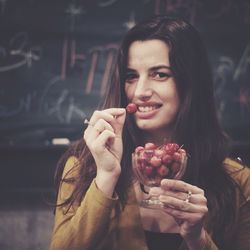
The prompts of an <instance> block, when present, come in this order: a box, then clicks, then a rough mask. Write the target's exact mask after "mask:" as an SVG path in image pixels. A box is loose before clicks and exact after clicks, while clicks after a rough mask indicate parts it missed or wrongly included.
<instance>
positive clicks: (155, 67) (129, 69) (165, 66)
mask: <svg viewBox="0 0 250 250" xmlns="http://www.w3.org/2000/svg"><path fill="white" fill-rule="evenodd" d="M159 69H168V70H171V67H170V66H167V65H158V66H153V67H151V68H149V70H150V71H154V70H159ZM127 71H136V70H135V69H131V68H129V67H128V68H127Z"/></svg>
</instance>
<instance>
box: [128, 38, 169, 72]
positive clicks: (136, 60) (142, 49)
mask: <svg viewBox="0 0 250 250" xmlns="http://www.w3.org/2000/svg"><path fill="white" fill-rule="evenodd" d="M157 64H165V65H166V66H170V64H169V47H168V45H167V44H166V43H165V42H163V41H161V40H158V39H153V40H147V41H135V42H133V43H131V45H130V47H129V50H128V67H131V68H138V67H139V68H141V67H152V66H156V65H157Z"/></svg>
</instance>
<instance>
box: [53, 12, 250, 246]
mask: <svg viewBox="0 0 250 250" xmlns="http://www.w3.org/2000/svg"><path fill="white" fill-rule="evenodd" d="M209 68H210V67H209V63H208V59H207V54H206V50H205V48H204V46H203V43H202V41H201V39H200V36H199V33H198V32H197V31H196V30H195V29H194V27H192V26H191V25H190V24H189V23H187V22H185V21H183V20H181V19H178V18H169V17H167V16H156V17H153V18H151V19H149V20H146V21H145V22H142V23H139V24H137V25H136V26H135V27H134V28H132V29H131V30H130V31H129V32H128V33H127V34H126V35H125V37H124V39H123V42H122V44H121V47H120V50H119V54H118V61H117V68H116V70H115V71H114V77H113V79H112V82H111V84H110V87H109V90H108V92H107V95H106V100H105V104H104V108H103V110H101V111H95V112H94V113H93V115H92V117H91V119H90V121H89V122H88V127H87V128H86V130H85V131H84V136H83V139H80V140H79V141H78V142H77V143H76V144H75V145H72V147H70V149H69V151H68V152H67V153H66V154H65V155H64V156H63V157H62V159H61V161H60V162H59V164H58V169H57V173H56V180H57V183H58V198H57V204H56V213H55V226H54V232H53V236H52V241H51V249H53V250H55V249H60V250H63V249H96V250H117V249H119V250H146V249H149V250H152V249H153V250H163V249H164V250H167V249H169V250H175V249H178V250H188V249H189V250H201V249H208V250H217V249H222V250H231V249H232V250H235V249H237V250H247V249H248V248H249V245H250V210H249V204H250V203H249V201H250V170H249V169H248V168H246V167H244V166H242V165H241V164H240V163H238V162H237V161H234V160H232V159H229V158H228V157H227V137H226V136H225V134H224V132H223V131H222V129H221V127H220V125H219V122H218V119H217V115H216V110H215V105H214V99H213V82H212V76H211V72H210V70H209ZM129 103H130V104H129ZM128 104H129V105H128ZM132 105H133V107H136V108H135V109H134V111H135V112H131V113H130V114H126V112H125V107H129V106H132ZM127 109H128V108H127ZM143 145H145V146H143ZM181 145H182V146H181ZM182 147H184V149H183V148H182ZM141 150H143V151H141ZM134 152H135V154H139V156H140V157H139V159H137V160H138V161H136V162H135V160H134V159H135V158H134V157H133V166H135V165H138V166H139V168H138V169H139V170H138V171H143V169H145V171H147V172H146V173H145V174H146V175H147V176H151V174H152V175H154V176H157V177H159V178H160V179H159V178H158V179H157V180H154V181H156V182H157V187H152V188H150V187H148V186H143V184H145V183H142V182H141V183H140V177H138V176H137V175H135V174H134V173H133V171H132V155H135V154H134ZM139 152H140V153H139ZM182 155H183V156H185V157H181V156H182ZM187 156H188V160H186V159H187ZM182 158H184V159H185V164H184V165H185V167H183V168H182V169H183V173H182V174H181V177H180V178H181V179H180V178H175V176H177V174H176V175H175V174H174V175H173V173H177V172H178V171H179V170H180V167H181V166H182V165H181V162H180V160H181V159H182ZM150 164H151V165H150ZM184 165H183V166H184ZM168 166H171V168H170V167H168ZM153 167H154V168H153ZM178 168H179V169H178ZM149 170H150V171H149ZM184 170H185V172H184ZM174 171H176V172H174ZM138 173H139V172H138ZM168 173H170V174H169V175H167V174H168ZM143 174H144V173H143ZM164 176H165V177H164ZM166 176H168V178H169V179H166ZM171 178H172V179H171ZM150 181H151V180H150ZM145 185H146V184H145ZM147 198H152V199H151V200H152V201H153V202H154V201H156V200H157V201H160V204H161V205H162V206H161V209H157V210H156V209H148V208H145V207H142V206H140V204H142V203H141V201H142V200H145V199H147Z"/></svg>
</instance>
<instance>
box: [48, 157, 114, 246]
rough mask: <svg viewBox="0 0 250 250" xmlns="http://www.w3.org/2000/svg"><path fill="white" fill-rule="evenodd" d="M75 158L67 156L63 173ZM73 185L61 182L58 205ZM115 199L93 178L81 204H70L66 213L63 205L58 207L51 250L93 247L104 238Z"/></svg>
mask: <svg viewBox="0 0 250 250" xmlns="http://www.w3.org/2000/svg"><path fill="white" fill-rule="evenodd" d="M75 162H76V158H74V157H70V158H69V159H68V161H67V163H66V165H65V168H64V173H63V176H64V175H65V174H66V173H67V172H68V170H70V169H72V168H73V167H74V165H75ZM73 188H74V184H72V183H67V182H62V184H61V186H60V189H59V192H58V197H57V204H60V203H61V202H62V201H64V200H65V199H66V198H67V197H69V195H70V194H71V192H72V190H73ZM116 202H117V199H110V198H107V197H105V195H104V194H103V193H102V192H101V191H100V190H99V189H98V188H97V186H96V184H95V180H93V181H92V183H91V185H90V187H89V189H88V191H87V192H86V194H85V196H84V198H83V199H82V201H81V203H80V204H78V205H73V206H72V207H71V208H70V209H69V211H68V212H67V213H65V207H60V206H58V207H57V208H56V213H55V225H54V230H53V235H52V240H51V245H50V249H51V250H59V249H60V250H63V249H67V250H68V249H72V250H73V249H74V250H77V249H86V250H87V249H96V248H97V246H98V245H100V244H101V242H102V240H103V239H104V238H105V236H106V234H107V232H108V228H109V223H110V217H111V212H112V209H113V208H114V206H115V204H116Z"/></svg>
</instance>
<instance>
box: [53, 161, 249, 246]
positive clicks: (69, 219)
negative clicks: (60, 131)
mask: <svg viewBox="0 0 250 250" xmlns="http://www.w3.org/2000/svg"><path fill="white" fill-rule="evenodd" d="M75 161H77V160H76V158H74V157H70V158H69V160H68V161H67V163H66V166H65V171H64V172H66V171H67V170H68V169H71V168H72V166H73V165H74V163H75ZM225 163H226V166H227V169H228V171H229V173H230V174H231V176H232V177H233V178H234V179H235V181H236V182H237V183H238V184H239V185H240V186H241V188H242V190H243V193H244V196H245V199H241V198H240V196H238V199H237V200H238V201H237V208H238V223H239V230H238V236H237V237H236V239H237V249H235V250H249V249H250V202H249V200H250V169H248V168H244V169H242V166H241V165H240V164H239V163H237V162H235V161H233V160H230V159H226V161H225ZM240 169H242V170H240ZM239 170H240V171H239ZM72 188H73V186H72V184H69V183H63V184H62V186H61V188H60V190H59V195H58V202H59V203H60V202H61V201H63V200H64V199H65V198H67V197H68V196H69V195H70V194H71V192H72ZM117 202H118V199H109V198H107V197H105V196H104V194H103V193H102V192H101V191H100V190H98V188H97V186H96V185H95V181H94V180H93V182H92V184H91V186H90V187H89V189H88V191H87V193H86V195H85V196H84V198H83V200H82V202H81V204H80V205H79V204H76V205H74V206H72V207H71V209H70V210H69V211H68V213H66V214H65V213H64V212H65V211H64V210H65V208H61V207H58V208H57V209H56V214H55V225H54V231H53V235H52V240H51V246H50V249H51V250H64V249H65V250H80V249H81V250H90V249H91V250H147V249H148V248H147V245H146V240H145V236H144V231H143V227H142V224H141V219H140V213H139V207H138V205H137V202H136V198H135V192H134V190H133V188H131V190H130V192H129V198H128V204H127V205H126V206H125V209H124V210H123V211H122V212H121V214H120V216H119V217H118V216H114V215H115V206H116V204H117ZM210 233H211V232H210ZM206 238H207V240H206V245H205V247H204V249H207V250H216V249H218V248H217V246H216V245H215V244H214V242H213V240H212V238H211V237H210V235H209V233H207V235H206ZM167 249H168V248H167V246H166V250H167ZM170 250H172V249H170ZM178 250H188V248H187V246H186V245H185V242H184V241H183V242H182V244H181V246H180V247H179V249H178Z"/></svg>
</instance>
